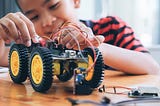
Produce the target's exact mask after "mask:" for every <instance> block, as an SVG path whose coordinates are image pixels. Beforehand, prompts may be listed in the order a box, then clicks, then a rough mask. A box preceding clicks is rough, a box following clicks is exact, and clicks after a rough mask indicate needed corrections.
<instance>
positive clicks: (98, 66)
mask: <svg viewBox="0 0 160 106" xmlns="http://www.w3.org/2000/svg"><path fill="white" fill-rule="evenodd" d="M94 50H95V53H96V56H98V58H97V60H96V62H95V66H94V73H93V76H92V79H91V80H89V81H87V80H85V79H84V81H83V83H84V84H87V85H89V86H90V87H91V88H97V87H98V86H100V84H101V83H102V81H103V79H104V62H103V57H102V54H101V52H100V51H99V49H98V48H94ZM84 51H85V52H87V54H88V55H90V56H91V57H92V59H93V60H94V51H93V49H92V48H90V47H88V48H85V49H84ZM98 54H99V55H98Z"/></svg>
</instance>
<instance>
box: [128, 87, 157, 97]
mask: <svg viewBox="0 0 160 106" xmlns="http://www.w3.org/2000/svg"><path fill="white" fill-rule="evenodd" d="M128 96H129V97H134V98H145V97H159V96H160V90H159V89H158V88H156V87H138V88H133V89H131V91H129V92H128Z"/></svg>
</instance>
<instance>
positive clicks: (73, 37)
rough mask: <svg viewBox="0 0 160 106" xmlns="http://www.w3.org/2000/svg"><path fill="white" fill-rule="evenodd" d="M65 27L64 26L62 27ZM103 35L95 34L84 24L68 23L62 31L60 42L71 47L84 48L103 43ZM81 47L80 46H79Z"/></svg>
mask: <svg viewBox="0 0 160 106" xmlns="http://www.w3.org/2000/svg"><path fill="white" fill-rule="evenodd" d="M62 29H63V28H62ZM103 41H104V37H103V36H102V35H96V36H95V35H94V34H93V32H92V30H91V29H90V28H89V27H86V26H85V25H84V24H82V23H79V24H76V25H75V24H73V23H68V24H67V25H65V26H64V29H63V30H62V32H61V36H60V43H61V44H63V45H66V47H67V48H69V49H72V48H73V49H76V50H78V49H84V48H86V47H88V46H95V47H97V46H99V45H100V44H101V43H103ZM79 47H80V48H79Z"/></svg>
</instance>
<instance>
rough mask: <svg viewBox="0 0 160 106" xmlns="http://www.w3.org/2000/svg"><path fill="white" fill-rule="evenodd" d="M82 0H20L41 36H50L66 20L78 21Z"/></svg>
mask: <svg viewBox="0 0 160 106" xmlns="http://www.w3.org/2000/svg"><path fill="white" fill-rule="evenodd" d="M79 1H80V0H18V2H19V5H20V7H21V9H22V11H23V13H24V14H25V15H26V16H27V17H28V18H29V19H30V20H31V21H32V22H33V23H34V25H35V29H36V32H37V34H38V35H40V36H49V35H51V33H53V32H55V31H56V30H57V29H58V28H59V27H60V26H61V25H62V24H63V23H64V22H66V21H71V22H76V21H77V18H76V14H75V13H76V12H75V8H78V7H79Z"/></svg>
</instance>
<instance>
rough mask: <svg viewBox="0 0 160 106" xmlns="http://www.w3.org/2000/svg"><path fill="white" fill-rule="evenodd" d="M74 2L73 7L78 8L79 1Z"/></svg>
mask: <svg viewBox="0 0 160 106" xmlns="http://www.w3.org/2000/svg"><path fill="white" fill-rule="evenodd" d="M73 1H74V7H75V8H79V7H80V0H73Z"/></svg>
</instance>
